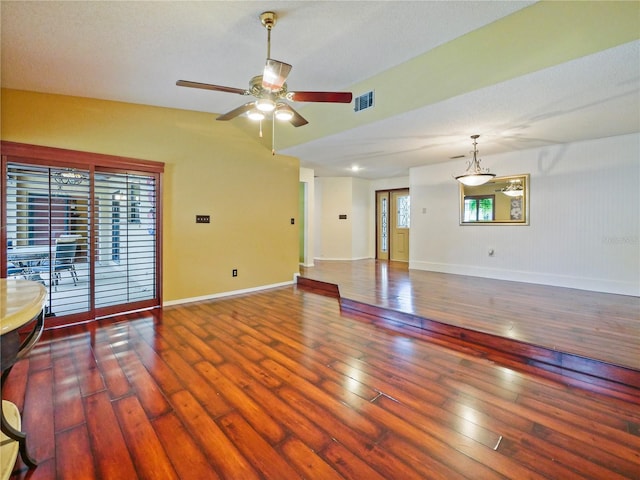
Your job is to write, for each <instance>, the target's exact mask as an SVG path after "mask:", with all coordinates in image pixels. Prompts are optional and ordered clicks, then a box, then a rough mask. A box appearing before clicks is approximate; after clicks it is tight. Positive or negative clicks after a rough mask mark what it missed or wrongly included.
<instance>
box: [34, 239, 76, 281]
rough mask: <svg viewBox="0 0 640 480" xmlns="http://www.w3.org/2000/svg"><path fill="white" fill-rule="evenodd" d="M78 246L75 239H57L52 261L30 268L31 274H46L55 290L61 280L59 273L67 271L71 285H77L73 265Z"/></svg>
mask: <svg viewBox="0 0 640 480" xmlns="http://www.w3.org/2000/svg"><path fill="white" fill-rule="evenodd" d="M77 248H78V244H77V243H76V238H58V239H57V240H56V249H55V252H54V257H53V261H52V262H51V261H49V260H45V261H43V262H42V263H41V264H40V265H37V266H34V267H32V268H31V271H32V272H33V273H37V274H42V273H47V274H48V276H49V278H50V279H51V280H52V281H53V284H54V286H55V288H56V290H57V286H58V283H59V281H60V279H61V276H60V272H64V271H67V272H69V273H70V274H71V278H72V279H73V284H74V285H78V273H77V272H76V267H75V265H74V262H75V259H76V250H77Z"/></svg>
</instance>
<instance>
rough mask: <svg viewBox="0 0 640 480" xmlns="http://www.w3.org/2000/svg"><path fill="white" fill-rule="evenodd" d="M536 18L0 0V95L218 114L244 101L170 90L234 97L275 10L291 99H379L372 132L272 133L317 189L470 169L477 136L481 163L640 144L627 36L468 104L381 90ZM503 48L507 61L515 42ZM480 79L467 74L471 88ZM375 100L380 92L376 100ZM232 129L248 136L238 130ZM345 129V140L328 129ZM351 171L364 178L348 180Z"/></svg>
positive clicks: (326, 115)
mask: <svg viewBox="0 0 640 480" xmlns="http://www.w3.org/2000/svg"><path fill="white" fill-rule="evenodd" d="M533 3H534V2H518V1H507V2H500V1H490V2H487V1H461V2H459V1H446V2H445V1H435V2H432V1H416V2H405V1H393V2H392V1H382V2H370V1H357V2H346V1H331V2H317V1H293V2H281V1H274V2H263V1H260V2H243V1H234V2H231V1H228V2H225V1H218V2H211V1H198V2H188V1H161V2H142V1H140V2H137V1H136V2H126V1H104V2H103V1H76V2H56V1H44V2H35V1H18V2H11V1H4V0H3V1H2V4H1V14H2V17H1V22H2V24H1V27H2V30H1V35H2V87H4V88H12V89H19V90H31V91H37V92H47V93H58V94H65V95H75V96H81V97H90V98H99V99H107V100H116V101H122V102H130V103H139V104H146V105H155V106H162V107H171V108H181V109H187V110H198V111H205V112H211V113H212V114H219V113H224V112H226V111H228V110H231V109H233V108H235V107H237V106H239V105H241V104H243V103H244V102H245V101H246V98H242V97H240V96H238V95H234V94H229V93H220V92H212V91H204V90H195V89H187V88H181V87H176V85H175V82H176V80H178V79H186V80H192V81H198V82H205V83H214V84H218V85H225V86H230V87H237V88H246V87H247V86H248V81H249V79H250V78H251V77H252V76H254V75H257V74H259V73H260V72H261V70H262V67H263V65H264V59H265V56H266V30H265V29H264V27H262V25H261V24H260V21H259V19H258V17H259V14H260V13H261V12H262V11H265V10H273V11H276V12H277V14H278V17H279V18H278V23H277V25H276V27H275V28H274V30H273V32H272V49H271V54H272V57H273V58H276V59H278V60H282V61H285V62H288V63H291V64H292V65H293V70H292V72H291V74H290V76H289V79H288V86H289V90H322V91H332V90H351V89H352V88H354V87H356V88H357V87H358V86H362V85H368V84H371V85H372V88H374V89H375V90H376V94H378V93H380V94H381V96H378V97H377V98H376V107H374V109H378V108H380V110H378V112H374V113H373V114H372V115H370V118H369V119H367V117H366V116H364V115H363V116H361V117H358V118H357V119H356V120H353V119H350V118H347V117H350V116H353V115H358V114H355V113H354V112H353V111H352V109H351V108H350V107H348V106H344V105H331V104H314V105H304V104H296V105H295V108H296V109H298V111H300V113H301V114H303V115H304V116H306V117H307V118H309V120H310V123H309V125H306V126H304V127H300V128H299V129H295V128H293V127H291V126H289V125H286V126H284V127H278V128H280V130H277V131H276V133H277V135H278V136H280V138H282V143H281V144H282V145H283V148H282V150H281V152H282V153H286V154H291V155H295V156H297V157H299V158H300V160H301V165H302V166H307V167H310V168H314V169H315V171H316V174H317V175H321V176H327V175H338V176H345V175H354V176H361V177H364V178H384V177H392V176H402V175H407V174H408V168H409V167H411V166H417V165H424V164H427V163H438V162H444V161H449V159H450V157H453V156H457V155H465V154H468V151H469V150H470V148H471V141H470V139H469V136H470V135H471V134H474V133H478V134H480V135H481V138H480V140H479V148H480V150H481V152H482V153H484V154H491V153H499V152H504V151H509V150H515V149H522V148H532V147H537V146H543V145H548V144H555V143H564V142H568V141H576V140H582V139H589V138H597V137H605V136H610V135H618V134H623V133H630V132H636V131H638V130H640V118H639V117H640V115H639V114H638V111H640V100H639V97H640V94H639V91H640V87H639V85H640V44H639V42H638V41H637V36H636V38H635V39H631V40H632V41H630V42H629V41H625V42H620V45H614V46H613V47H607V48H604V47H602V48H601V50H602V51H600V48H599V47H597V46H596V47H593V48H592V53H589V54H588V55H585V54H582V55H577V56H576V58H575V59H570V60H569V61H564V60H563V61H560V62H559V63H558V64H554V65H550V66H548V67H546V68H541V69H540V68H538V69H536V68H532V69H531V71H530V72H527V71H526V68H524V69H523V70H522V72H525V73H524V74H521V73H517V74H511V75H510V77H511V78H509V75H507V76H505V79H504V80H499V81H494V82H493V83H489V82H485V84H480V85H481V86H479V87H478V88H475V89H470V88H469V87H466V88H465V89H461V90H460V91H459V92H454V93H450V92H449V91H448V90H447V88H449V87H450V85H447V84H446V83H448V82H440V83H439V84H431V85H426V86H425V87H424V88H425V89H428V92H427V93H426V94H425V92H421V91H420V92H419V91H418V90H417V89H414V87H412V86H411V84H410V82H409V83H408V85H409V86H407V87H404V86H398V87H395V85H393V82H391V83H392V85H391V87H389V85H388V84H389V82H390V81H389V79H392V78H393V77H394V72H399V71H401V70H400V68H402V65H407V64H411V62H412V61H413V59H415V58H417V57H420V56H422V55H424V54H425V53H426V52H430V51H434V49H436V50H437V48H438V47H442V46H446V45H447V44H452V43H453V42H456V41H458V40H457V39H460V38H461V37H464V36H465V35H467V34H469V33H470V32H474V31H481V29H485V30H487V31H488V29H492V28H494V25H495V28H498V27H499V26H500V23H499V22H498V23H495V22H497V21H500V20H501V19H505V18H507V17H509V16H511V15H514V14H526V12H527V8H528V7H529V6H530V5H532V4H533ZM610 3H615V2H610ZM536 7H537V5H536ZM636 20H637V23H638V25H637V26H638V31H640V20H638V18H637V17H636ZM501 41H503V42H504V44H505V47H508V46H509V43H510V42H515V41H516V39H514V38H506V37H505V38H502V39H501ZM476 47H477V51H476V49H475V48H472V50H474V51H473V52H471V53H473V54H474V55H475V54H476V53H477V54H478V56H479V57H480V58H481V57H482V55H483V53H484V54H485V55H486V54H487V52H485V51H484V48H483V47H484V46H483V45H477V46H476ZM467 53H469V52H467ZM489 55H491V52H489ZM537 56H538V55H537V52H536V50H535V45H532V46H531V59H529V58H528V57H529V56H528V55H527V56H522V58H521V59H519V60H518V62H513V61H509V62H508V67H509V68H511V67H513V66H514V63H521V62H522V63H523V67H526V65H525V64H526V63H527V62H529V61H535V57H537ZM448 58H450V57H448ZM464 58H465V59H466V60H465V61H469V60H468V59H469V56H466V57H464ZM489 58H490V57H489ZM449 61H450V62H453V61H454V59H453V58H450V59H447V60H446V61H445V62H444V63H443V62H442V60H441V61H440V63H439V64H438V65H440V67H439V68H447V65H446V62H449ZM505 63H506V62H505ZM417 65H418V66H417V67H416V69H417V70H416V71H417V72H418V73H417V75H416V77H417V78H415V79H414V80H417V81H419V80H420V68H422V67H421V66H420V64H417ZM516 66H518V65H516ZM477 71H478V70H477V66H476V65H474V64H473V61H471V62H470V64H469V66H468V70H467V73H468V76H469V78H473V76H474V75H475V74H476V72H477ZM497 73H500V72H497ZM496 78H497V79H499V78H500V76H499V75H497V76H496ZM370 79H379V82H380V84H376V83H375V81H371V80H370ZM402 80H403V79H402V78H401V79H400V80H395V82H396V84H397V85H399V84H401V83H402ZM453 80H455V79H452V81H453ZM367 82H369V83H367ZM385 87H386V88H387V89H388V88H391V89H392V92H391V93H390V94H385V92H386V91H387V90H385ZM359 93H362V92H360V91H357V90H355V88H354V94H359ZM425 95H431V97H429V98H431V100H429V99H427V98H425ZM412 99H416V103H415V104H411V101H412ZM385 101H386V102H388V103H387V105H386V107H385ZM393 105H399V106H400V107H398V108H401V111H396V110H394V108H393ZM384 108H386V111H385V113H384V114H381V113H380V112H382V111H383V110H382V109H384ZM361 114H365V112H361ZM376 114H378V116H377V117H376V116H375V115H376ZM215 116H217V115H215ZM233 122H235V123H237V124H238V126H239V127H241V128H245V129H246V130H247V133H248V134H255V129H253V128H250V127H247V125H246V122H244V120H242V119H237V120H233ZM341 122H344V126H341V127H340V128H338V127H335V125H341ZM303 129H305V130H304V131H303ZM336 130H337V131H336ZM456 162H463V161H462V160H456ZM352 165H358V166H360V167H361V168H362V170H361V171H360V172H358V173H351V172H350V171H349V170H348V168H349V167H351V166H352ZM459 167H460V168H459V169H462V168H463V167H464V165H462V164H460V165H459ZM454 168H457V167H454V166H452V169H454Z"/></svg>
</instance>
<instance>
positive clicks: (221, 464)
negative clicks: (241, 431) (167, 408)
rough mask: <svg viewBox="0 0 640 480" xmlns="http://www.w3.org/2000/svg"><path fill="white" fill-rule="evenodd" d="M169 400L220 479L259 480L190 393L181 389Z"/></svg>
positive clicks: (257, 475) (246, 461)
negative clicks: (216, 470) (217, 472)
mask: <svg viewBox="0 0 640 480" xmlns="http://www.w3.org/2000/svg"><path fill="white" fill-rule="evenodd" d="M171 398H172V400H173V405H174V407H175V409H176V412H177V414H178V417H180V420H181V421H182V423H183V424H185V425H186V426H187V427H188V428H189V430H190V432H191V434H192V435H193V436H194V438H196V439H197V440H198V443H199V444H200V447H201V448H202V449H203V450H204V451H205V452H206V454H207V455H208V457H209V458H210V459H211V461H212V462H214V463H215V465H216V467H217V469H218V471H219V473H220V475H221V476H222V477H223V478H226V479H229V480H231V479H235V478H242V479H246V480H252V479H256V480H257V479H259V478H260V475H259V474H258V473H257V472H256V471H255V470H254V469H253V467H252V466H251V464H250V463H249V461H248V460H247V459H246V458H245V457H244V456H243V455H242V453H241V452H240V451H239V450H238V448H237V447H236V446H235V445H234V444H233V442H232V441H231V440H230V439H229V438H228V437H227V436H226V435H225V434H224V432H223V431H222V430H221V429H220V427H219V426H218V424H217V423H216V422H215V421H214V420H213V419H212V418H210V417H209V416H208V415H207V414H206V412H205V411H204V409H203V408H202V406H200V404H199V403H198V402H197V401H196V399H195V398H194V397H193V396H191V394H189V392H187V391H184V390H183V391H180V392H177V393H175V394H173V395H172V397H171Z"/></svg>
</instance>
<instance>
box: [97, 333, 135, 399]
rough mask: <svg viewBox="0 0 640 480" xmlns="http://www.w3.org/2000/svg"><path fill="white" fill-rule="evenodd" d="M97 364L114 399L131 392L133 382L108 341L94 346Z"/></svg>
mask: <svg viewBox="0 0 640 480" xmlns="http://www.w3.org/2000/svg"><path fill="white" fill-rule="evenodd" d="M94 354H95V357H96V364H97V366H98V369H99V370H100V373H101V374H102V378H103V380H104V383H105V385H106V387H107V390H108V392H109V396H110V397H111V398H112V399H115V398H120V397H123V396H125V395H127V394H129V393H130V392H131V388H132V387H131V384H130V383H129V380H128V379H127V376H126V375H125V373H124V371H123V370H122V367H121V366H120V363H119V362H118V357H117V356H116V354H115V353H114V352H113V350H112V349H111V345H110V344H108V343H103V342H101V343H98V344H96V346H95V347H94Z"/></svg>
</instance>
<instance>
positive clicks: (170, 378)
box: [132, 339, 182, 395]
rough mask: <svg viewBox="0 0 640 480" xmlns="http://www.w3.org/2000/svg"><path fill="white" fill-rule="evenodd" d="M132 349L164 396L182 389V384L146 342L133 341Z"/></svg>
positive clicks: (141, 340)
mask: <svg viewBox="0 0 640 480" xmlns="http://www.w3.org/2000/svg"><path fill="white" fill-rule="evenodd" d="M132 347H133V349H134V350H135V352H136V355H138V358H139V359H140V362H141V363H142V365H144V367H145V368H146V369H147V372H149V375H151V377H152V378H153V380H154V381H155V382H156V384H158V385H159V386H160V388H161V390H162V391H163V392H164V393H165V395H171V394H173V393H175V392H177V391H178V390H181V389H182V384H181V383H180V380H179V379H178V377H177V376H176V374H175V373H174V372H173V371H172V370H171V369H170V368H169V367H168V365H167V364H166V363H165V362H164V361H163V360H162V358H161V357H160V356H159V355H158V354H157V353H156V351H155V350H154V349H153V348H152V347H151V346H150V345H149V344H148V343H146V341H144V340H143V339H140V340H138V341H135V342H134V343H133V344H132Z"/></svg>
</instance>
